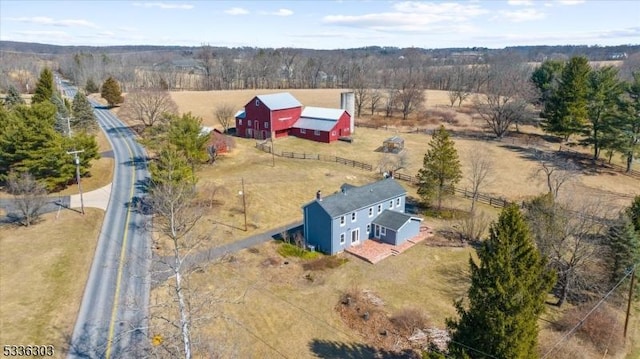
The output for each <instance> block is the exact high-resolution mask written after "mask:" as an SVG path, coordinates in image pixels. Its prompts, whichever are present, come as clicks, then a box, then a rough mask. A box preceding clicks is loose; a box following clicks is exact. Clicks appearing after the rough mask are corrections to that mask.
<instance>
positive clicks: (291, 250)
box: [278, 243, 320, 259]
mask: <svg viewBox="0 0 640 359" xmlns="http://www.w3.org/2000/svg"><path fill="white" fill-rule="evenodd" d="M278 253H279V254H280V255H281V256H283V257H298V258H302V259H316V258H318V257H320V253H318V252H310V251H307V250H305V249H303V248H300V247H298V246H296V245H294V244H291V243H282V244H281V245H280V246H279V247H278Z"/></svg>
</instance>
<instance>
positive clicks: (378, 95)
mask: <svg viewBox="0 0 640 359" xmlns="http://www.w3.org/2000/svg"><path fill="white" fill-rule="evenodd" d="M380 101H382V92H381V91H379V90H373V91H371V94H370V95H369V109H370V110H371V116H373V115H374V114H375V112H376V110H377V109H378V104H379V103H380Z"/></svg>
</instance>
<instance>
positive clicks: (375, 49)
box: [0, 41, 640, 61]
mask: <svg viewBox="0 0 640 359" xmlns="http://www.w3.org/2000/svg"><path fill="white" fill-rule="evenodd" d="M210 47H211V49H212V50H214V51H216V52H219V53H243V52H256V51H258V50H259V48H255V47H254V48H252V47H239V48H228V47H216V46H210ZM199 48H200V46H157V45H120V46H60V45H49V44H40V43H30V42H16V41H0V51H5V52H17V53H31V54H41V55H64V54H73V53H136V52H184V53H192V52H194V51H197V50H198V49H199ZM295 50H296V51H299V52H300V53H307V54H312V53H314V52H322V53H323V54H327V53H331V52H336V53H340V54H343V55H344V54H345V53H352V54H353V55H364V54H367V53H368V54H376V55H378V56H380V55H382V56H386V55H396V54H397V55H401V53H402V52H403V51H405V50H406V49H402V48H397V47H380V46H369V47H362V48H353V49H336V50H314V49H295ZM412 50H414V51H419V52H423V53H425V54H428V55H431V56H434V57H438V58H448V57H450V56H456V55H457V56H459V55H460V54H477V55H481V56H486V55H499V54H505V53H515V54H518V55H520V56H521V57H522V58H523V59H524V60H527V61H541V60H543V59H546V58H557V57H565V56H566V57H571V56H576V55H584V56H587V57H588V58H589V59H590V60H592V61H602V60H623V59H624V58H626V57H627V56H629V55H631V54H634V53H638V52H640V44H639V45H619V46H586V45H582V46H576V45H562V46H545V45H536V46H513V47H505V48H503V49H489V48H484V47H473V48H442V49H424V48H414V49H412Z"/></svg>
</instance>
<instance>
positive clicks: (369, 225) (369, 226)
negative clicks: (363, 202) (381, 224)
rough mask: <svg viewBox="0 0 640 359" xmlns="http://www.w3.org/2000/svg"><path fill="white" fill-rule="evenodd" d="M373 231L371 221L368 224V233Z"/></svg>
mask: <svg viewBox="0 0 640 359" xmlns="http://www.w3.org/2000/svg"><path fill="white" fill-rule="evenodd" d="M368 233H371V223H369V224H367V234H368Z"/></svg>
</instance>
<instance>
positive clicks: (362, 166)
mask: <svg viewBox="0 0 640 359" xmlns="http://www.w3.org/2000/svg"><path fill="white" fill-rule="evenodd" d="M256 148H257V149H259V150H261V151H263V152H267V153H271V146H269V145H267V144H266V143H260V142H258V143H256ZM273 154H274V155H275V156H278V157H284V158H293V159H300V160H316V161H324V162H335V163H339V164H342V165H345V166H350V167H355V168H360V169H363V170H366V171H373V165H371V164H370V163H364V162H360V161H354V160H350V159H348V158H343V157H337V156H327V155H320V154H315V153H298V152H289V151H282V152H278V151H276V152H274V153H273Z"/></svg>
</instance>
